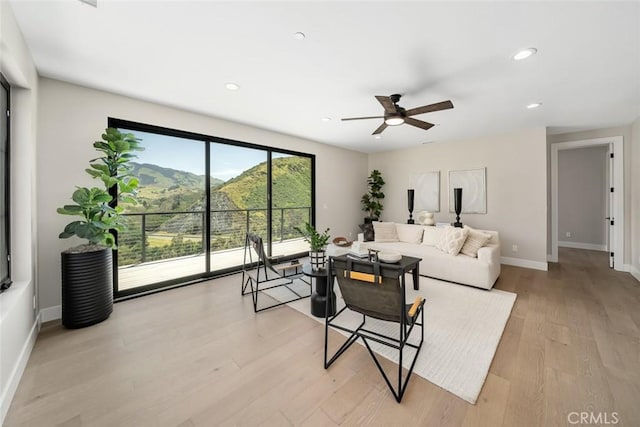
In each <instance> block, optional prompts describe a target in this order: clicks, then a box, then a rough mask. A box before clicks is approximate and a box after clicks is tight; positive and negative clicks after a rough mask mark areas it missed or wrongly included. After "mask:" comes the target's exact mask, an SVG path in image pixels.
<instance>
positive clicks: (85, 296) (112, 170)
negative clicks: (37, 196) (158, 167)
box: [57, 128, 143, 328]
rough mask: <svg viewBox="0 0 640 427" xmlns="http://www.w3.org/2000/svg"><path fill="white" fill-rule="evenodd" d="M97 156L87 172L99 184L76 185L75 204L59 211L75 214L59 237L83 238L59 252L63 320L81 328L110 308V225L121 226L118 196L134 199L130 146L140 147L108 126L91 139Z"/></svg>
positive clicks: (120, 228)
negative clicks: (84, 241)
mask: <svg viewBox="0 0 640 427" xmlns="http://www.w3.org/2000/svg"><path fill="white" fill-rule="evenodd" d="M93 147H94V148H95V149H96V150H98V151H99V152H101V153H102V154H103V155H102V156H101V157H98V158H95V159H93V160H91V163H90V164H89V166H90V168H88V169H86V172H87V173H88V174H89V175H91V176H92V177H93V178H94V179H95V178H98V179H100V180H101V181H102V183H103V184H104V189H103V188H98V187H92V188H87V187H76V190H75V191H74V192H73V195H72V197H71V198H72V200H73V202H74V204H69V205H65V206H63V207H62V208H58V210H57V212H58V213H59V214H62V215H73V216H79V217H80V219H79V220H76V221H72V222H70V223H69V224H67V225H66V227H65V228H64V231H63V232H62V233H60V235H59V237H60V238H61V239H67V238H69V237H72V236H77V237H80V238H81V239H86V240H87V243H85V244H81V245H79V246H75V247H73V248H70V249H67V250H65V251H63V252H62V323H63V325H64V326H65V327H67V328H81V327H85V326H90V325H93V324H95V323H98V322H101V321H103V320H105V319H106V318H108V317H109V315H110V314H111V312H112V311H113V262H112V257H113V254H112V252H113V249H116V239H115V235H114V231H115V232H117V231H124V230H125V223H124V218H122V215H121V214H122V211H123V209H122V207H120V206H117V203H116V202H117V201H118V200H120V201H123V202H127V203H136V200H135V196H136V189H137V188H138V184H139V181H138V179H137V178H135V177H133V176H131V175H130V173H129V172H130V169H131V168H132V166H131V165H130V164H129V162H130V161H131V159H133V158H135V157H137V156H136V155H135V154H133V152H134V151H141V150H143V148H142V147H141V146H140V141H139V140H138V139H136V137H135V136H134V135H133V134H123V133H121V132H120V131H118V130H117V129H114V128H107V129H106V130H105V133H103V134H102V141H96V142H94V143H93Z"/></svg>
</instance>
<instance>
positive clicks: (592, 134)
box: [547, 125, 632, 264]
mask: <svg viewBox="0 0 640 427" xmlns="http://www.w3.org/2000/svg"><path fill="white" fill-rule="evenodd" d="M609 136H622V144H623V151H624V183H625V188H624V218H625V220H624V229H625V230H626V233H625V242H624V263H625V264H629V262H630V260H631V239H630V238H629V237H630V236H631V233H630V230H631V216H632V215H631V186H632V184H631V125H628V126H618V127H611V128H602V129H594V130H589V131H583V132H570V133H563V134H552V135H548V136H547V153H548V155H547V188H548V194H549V200H551V163H550V162H551V160H550V159H551V156H550V153H551V144H555V143H558V142H569V141H584V140H587V139H597V138H606V137H609ZM547 221H548V224H549V228H548V229H547V242H548V245H547V253H548V254H550V253H551V205H550V204H549V211H548V212H547Z"/></svg>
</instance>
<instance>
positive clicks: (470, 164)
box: [369, 127, 547, 268]
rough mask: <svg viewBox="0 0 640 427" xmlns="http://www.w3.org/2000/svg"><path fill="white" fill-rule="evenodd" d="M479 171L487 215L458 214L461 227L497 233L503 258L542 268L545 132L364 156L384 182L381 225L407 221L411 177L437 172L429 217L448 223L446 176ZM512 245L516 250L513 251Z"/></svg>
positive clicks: (544, 260)
mask: <svg viewBox="0 0 640 427" xmlns="http://www.w3.org/2000/svg"><path fill="white" fill-rule="evenodd" d="M483 167H486V168H487V170H486V178H487V213H486V214H462V215H461V220H462V222H463V223H465V224H468V225H469V226H471V227H474V228H479V229H487V230H497V231H498V232H499V233H500V240H501V246H502V247H501V251H502V256H503V259H504V258H508V259H511V260H513V261H518V260H521V261H522V265H527V264H532V265H537V266H540V267H541V266H544V268H546V263H547V255H546V254H547V252H546V247H547V241H546V236H547V233H546V230H547V215H546V211H547V194H546V193H547V188H546V130H545V128H542V127H541V128H533V129H525V130H520V131H517V132H512V133H508V134H502V135H494V136H487V137H482V138H474V139H468V140H459V141H449V142H435V143H431V144H426V145H420V146H418V147H415V148H409V149H404V150H397V151H391V152H382V153H375V154H371V155H369V169H370V170H372V169H378V170H380V171H381V172H382V176H383V178H384V179H385V181H386V184H385V186H384V187H383V192H384V193H385V199H384V210H383V212H382V219H383V220H384V221H395V222H406V221H407V218H408V215H409V213H408V210H407V188H409V185H410V182H411V176H412V175H414V174H419V173H424V172H430V171H440V212H437V213H436V214H435V216H434V218H435V220H436V221H438V222H453V221H454V220H455V214H454V213H451V212H450V207H449V201H448V188H449V184H448V172H449V171H451V170H467V169H477V168H483ZM452 208H453V207H451V209H452ZM514 245H515V246H517V251H514V250H513V249H514Z"/></svg>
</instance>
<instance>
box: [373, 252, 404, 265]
mask: <svg viewBox="0 0 640 427" xmlns="http://www.w3.org/2000/svg"><path fill="white" fill-rule="evenodd" d="M378 259H379V260H380V261H382V262H386V263H390V264H391V263H394V262H398V261H400V260H401V259H402V254H400V253H398V252H378Z"/></svg>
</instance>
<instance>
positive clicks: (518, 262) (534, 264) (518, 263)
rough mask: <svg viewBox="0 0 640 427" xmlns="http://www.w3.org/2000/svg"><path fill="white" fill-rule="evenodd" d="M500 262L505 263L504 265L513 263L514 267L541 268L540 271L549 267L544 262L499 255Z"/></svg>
mask: <svg viewBox="0 0 640 427" xmlns="http://www.w3.org/2000/svg"><path fill="white" fill-rule="evenodd" d="M500 263H501V264H506V265H513V266H515V267H524V268H532V269H534V270H542V271H547V270H548V269H549V266H548V265H547V263H546V262H540V261H531V260H528V259H522V258H511V257H506V256H503V257H500Z"/></svg>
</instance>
